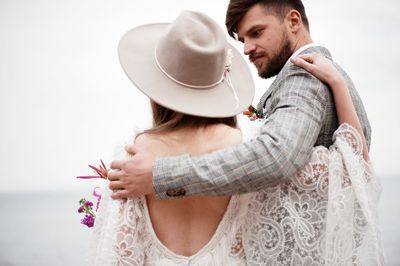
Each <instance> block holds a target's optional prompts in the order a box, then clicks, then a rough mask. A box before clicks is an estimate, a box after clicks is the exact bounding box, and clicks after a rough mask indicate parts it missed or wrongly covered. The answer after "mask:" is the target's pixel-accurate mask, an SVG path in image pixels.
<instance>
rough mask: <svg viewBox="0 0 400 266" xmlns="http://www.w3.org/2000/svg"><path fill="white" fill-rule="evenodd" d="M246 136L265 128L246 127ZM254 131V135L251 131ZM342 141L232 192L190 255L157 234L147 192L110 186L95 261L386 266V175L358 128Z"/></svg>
mask: <svg viewBox="0 0 400 266" xmlns="http://www.w3.org/2000/svg"><path fill="white" fill-rule="evenodd" d="M242 131H243V138H244V141H246V140H249V139H251V138H252V137H255V136H256V135H257V131H256V130H255V129H254V127H253V128H252V130H246V129H244V130H242ZM249 133H251V134H252V135H253V136H252V135H251V134H249ZM334 140H335V142H334V144H333V145H332V146H331V147H330V149H329V150H328V149H327V148H325V147H321V146H319V147H315V148H314V149H313V153H312V157H311V160H310V162H309V163H308V164H307V165H306V166H305V167H304V168H303V169H302V170H301V171H299V172H298V173H297V174H296V175H295V176H294V177H292V178H291V179H290V180H289V181H287V182H285V183H283V184H280V185H278V186H275V187H270V188H267V189H265V190H262V191H259V192H255V193H249V194H244V195H237V196H232V197H231V200H230V203H229V205H228V207H227V210H226V212H225V214H224V217H223V218H222V220H221V222H220V224H219V226H218V228H217V230H216V232H215V233H214V235H213V237H212V238H211V239H210V241H209V242H208V243H207V244H206V245H205V246H204V247H203V248H202V249H201V250H200V251H198V252H197V253H196V254H194V255H192V256H190V257H185V256H180V255H177V254H175V253H173V252H172V251H170V250H169V249H168V248H167V247H166V246H164V245H163V244H162V243H161V242H160V241H159V239H158V238H157V236H156V234H155V232H154V230H153V227H152V224H151V220H150V216H149V212H148V209H147V204H146V199H145V197H140V198H135V199H129V200H126V201H120V200H111V198H110V197H109V195H110V191H109V190H108V188H107V187H105V189H104V192H103V193H104V194H103V197H102V202H101V206H100V209H99V212H98V216H97V218H96V219H97V220H96V224H95V231H94V239H93V250H92V251H93V254H92V256H91V259H92V262H93V264H94V265H163V266H164V265H165V266H168V265H307V266H310V265H363V266H364V265H383V264H384V258H383V247H382V241H381V235H380V231H379V228H378V215H377V209H378V206H377V205H378V201H379V195H380V191H381V186H380V183H379V180H378V179H377V178H376V177H375V176H374V175H373V173H372V172H371V167H370V165H369V164H367V163H366V162H365V161H364V160H363V159H362V155H361V154H362V153H361V152H362V142H361V138H360V136H359V134H358V132H357V131H356V130H355V129H354V128H352V127H351V126H349V125H347V124H344V125H341V126H340V127H339V129H338V130H337V131H336V132H335V134H334Z"/></svg>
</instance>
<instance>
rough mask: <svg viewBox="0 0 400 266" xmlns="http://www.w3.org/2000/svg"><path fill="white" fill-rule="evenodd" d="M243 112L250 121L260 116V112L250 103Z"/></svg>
mask: <svg viewBox="0 0 400 266" xmlns="http://www.w3.org/2000/svg"><path fill="white" fill-rule="evenodd" d="M243 114H244V115H246V116H247V117H248V118H249V119H250V120H251V121H255V120H258V119H261V118H262V117H261V114H260V113H259V112H258V111H257V109H256V108H254V107H253V106H252V105H250V106H249V108H247V110H246V111H244V112H243Z"/></svg>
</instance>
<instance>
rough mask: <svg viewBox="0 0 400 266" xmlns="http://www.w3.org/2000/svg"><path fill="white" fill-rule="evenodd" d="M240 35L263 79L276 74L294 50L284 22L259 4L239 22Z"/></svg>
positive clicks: (246, 52)
mask: <svg viewBox="0 0 400 266" xmlns="http://www.w3.org/2000/svg"><path fill="white" fill-rule="evenodd" d="M237 34H238V40H239V41H241V42H243V43H244V54H245V55H248V56H249V60H250V61H251V62H252V63H253V64H254V65H255V66H256V68H257V70H258V75H259V76H260V77H262V78H270V77H273V76H275V75H277V74H278V73H279V71H280V70H281V69H282V67H283V66H284V65H285V63H286V61H287V60H288V59H289V57H290V56H291V55H292V53H293V45H292V43H291V42H290V40H289V35H288V34H289V33H288V31H287V28H286V26H285V23H284V21H282V20H281V19H280V18H278V17H277V16H276V15H275V14H274V13H273V12H272V11H271V12H267V11H266V9H265V7H263V6H261V5H259V4H256V5H254V6H252V7H251V8H250V9H249V10H248V11H247V12H246V14H245V15H244V16H243V18H242V19H241V20H240V21H239V23H238V25H237Z"/></svg>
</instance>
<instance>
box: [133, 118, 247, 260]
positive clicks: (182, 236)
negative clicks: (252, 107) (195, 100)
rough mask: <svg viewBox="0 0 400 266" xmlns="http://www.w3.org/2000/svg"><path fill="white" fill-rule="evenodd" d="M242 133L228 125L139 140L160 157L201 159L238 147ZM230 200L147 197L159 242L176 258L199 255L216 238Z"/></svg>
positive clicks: (183, 130)
mask: <svg viewBox="0 0 400 266" xmlns="http://www.w3.org/2000/svg"><path fill="white" fill-rule="evenodd" d="M241 140H242V136H241V132H240V130H239V129H236V128H232V127H229V126H226V125H212V126H208V127H206V128H196V129H180V130H175V131H171V132H168V133H163V134H142V135H140V136H139V137H137V139H136V144H137V145H138V146H141V147H144V148H146V149H148V150H150V151H151V152H153V153H154V154H155V155H156V156H174V155H180V154H190V155H200V154H204V153H209V152H213V151H216V150H219V149H224V148H227V147H229V146H234V145H237V144H239V143H240V142H241ZM229 199H230V197H228V196H226V197H212V196H191V197H185V198H177V199H170V200H156V199H155V197H154V195H153V194H151V195H147V196H146V200H147V206H148V209H149V215H150V218H151V221H152V226H153V228H154V231H155V233H156V235H157V237H158V239H159V240H160V241H161V242H162V243H163V244H164V245H165V246H166V247H167V248H168V249H169V250H171V251H172V252H174V253H175V254H179V255H183V256H190V255H193V254H195V253H196V252H197V251H199V250H200V249H201V248H202V247H203V246H204V245H206V244H207V243H208V242H209V240H210V239H211V238H212V236H213V235H214V233H215V231H216V229H217V227H218V225H219V223H220V221H221V219H222V218H223V216H224V213H225V210H226V208H227V206H228V204H229Z"/></svg>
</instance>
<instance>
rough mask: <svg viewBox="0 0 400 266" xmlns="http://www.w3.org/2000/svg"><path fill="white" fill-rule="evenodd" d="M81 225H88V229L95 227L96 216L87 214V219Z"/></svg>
mask: <svg viewBox="0 0 400 266" xmlns="http://www.w3.org/2000/svg"><path fill="white" fill-rule="evenodd" d="M81 224H84V225H86V226H87V227H89V228H90V227H93V225H94V216H93V215H91V214H86V215H85V218H83V219H82V221H81Z"/></svg>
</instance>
